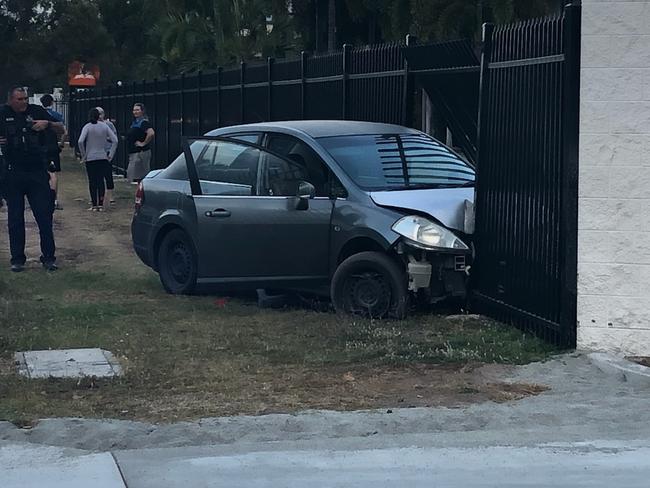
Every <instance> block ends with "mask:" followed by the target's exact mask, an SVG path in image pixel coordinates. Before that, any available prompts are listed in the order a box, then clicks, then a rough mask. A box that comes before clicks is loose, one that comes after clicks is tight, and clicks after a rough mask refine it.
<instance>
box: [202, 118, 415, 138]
mask: <svg viewBox="0 0 650 488" xmlns="http://www.w3.org/2000/svg"><path fill="white" fill-rule="evenodd" d="M277 129H289V130H298V131H301V132H303V133H305V134H307V135H308V136H310V137H313V138H318V137H333V136H350V135H363V134H405V133H416V132H417V131H416V130H415V129H410V128H408V127H404V126H401V125H394V124H381V123H377V122H362V121H356V120H288V121H282V122H260V123H256V124H244V125H234V126H230V127H221V128H219V129H215V130H212V131H210V132H208V133H207V134H206V135H208V136H216V135H219V134H222V133H231V132H239V131H247V132H248V131H265V130H277Z"/></svg>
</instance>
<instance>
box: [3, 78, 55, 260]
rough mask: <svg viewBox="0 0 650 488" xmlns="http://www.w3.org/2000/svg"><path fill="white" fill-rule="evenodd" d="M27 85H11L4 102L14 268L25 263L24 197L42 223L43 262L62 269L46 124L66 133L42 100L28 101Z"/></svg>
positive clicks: (9, 227)
mask: <svg viewBox="0 0 650 488" xmlns="http://www.w3.org/2000/svg"><path fill="white" fill-rule="evenodd" d="M28 100H29V98H28V97H27V92H26V91H25V89H24V88H22V87H19V86H17V87H14V88H12V89H11V90H10V91H9V94H8V101H7V104H6V105H4V106H3V107H2V108H0V147H1V148H2V154H3V156H4V159H5V165H6V176H5V178H4V180H5V185H4V191H5V200H6V201H7V212H8V229H9V248H10V251H11V270H12V271H14V272H19V271H23V270H24V268H25V261H26V260H27V258H26V256H25V197H27V200H28V201H29V205H30V207H31V209H32V213H33V214H34V219H35V220H36V223H37V224H38V230H39V233H40V238H41V263H42V264H43V267H44V268H45V269H46V270H48V271H55V270H56V269H57V265H56V257H55V255H54V253H55V245H54V233H53V231H52V211H53V203H54V202H53V200H52V196H51V193H50V185H49V175H48V172H47V140H46V132H45V131H46V130H47V129H52V130H54V131H56V132H57V133H63V124H62V123H61V122H57V121H56V120H54V118H53V117H52V116H51V115H50V114H48V113H47V111H46V110H45V109H44V108H43V107H40V106H38V105H32V104H30V103H28Z"/></svg>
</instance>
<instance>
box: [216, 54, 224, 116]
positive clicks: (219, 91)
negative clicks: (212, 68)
mask: <svg viewBox="0 0 650 488" xmlns="http://www.w3.org/2000/svg"><path fill="white" fill-rule="evenodd" d="M222 73H223V68H222V67H221V66H219V67H217V127H221V74H222Z"/></svg>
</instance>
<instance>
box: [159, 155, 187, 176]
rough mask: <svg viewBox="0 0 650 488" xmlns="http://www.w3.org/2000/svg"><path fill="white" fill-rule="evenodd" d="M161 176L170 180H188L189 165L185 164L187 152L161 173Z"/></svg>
mask: <svg viewBox="0 0 650 488" xmlns="http://www.w3.org/2000/svg"><path fill="white" fill-rule="evenodd" d="M160 176H161V178H167V179H169V180H187V179H188V175H187V165H186V164H185V154H182V153H181V155H180V156H178V157H177V158H176V159H174V161H172V163H171V164H170V165H169V166H167V167H166V168H165V169H164V170H162V172H161V173H160Z"/></svg>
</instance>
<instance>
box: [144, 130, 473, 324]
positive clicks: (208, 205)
mask: <svg viewBox="0 0 650 488" xmlns="http://www.w3.org/2000/svg"><path fill="white" fill-rule="evenodd" d="M473 187H474V169H473V168H472V167H471V166H470V165H469V164H468V163H467V162H465V161H464V160H463V159H461V158H460V157H459V156H458V155H457V154H455V153H454V152H453V151H451V150H450V149H448V148H447V147H446V146H444V145H443V144H441V143H440V142H438V141H436V140H435V139H432V138H431V137H429V136H427V135H426V134H423V133H421V132H419V131H417V130H414V129H409V128H406V127H401V126H396V125H388V124H378V123H369V122H352V121H295V122H274V123H259V124H249V125H240V126H233V127H225V128H221V129H217V130H214V131H211V132H209V133H208V134H207V135H206V136H204V137H195V138H189V139H187V141H185V142H184V150H183V153H182V154H181V155H180V156H178V158H176V160H174V161H173V162H172V163H171V164H170V165H169V166H168V167H167V168H166V169H163V170H155V171H152V172H151V173H149V175H147V177H146V178H145V179H144V180H143V181H142V182H141V183H140V185H139V187H138V190H137V194H136V206H135V214H134V216H133V222H132V237H133V245H134V248H135V251H136V253H137V254H138V256H139V257H140V258H141V259H142V261H143V262H144V263H145V264H147V265H148V266H151V267H152V268H153V269H154V270H156V271H157V272H158V273H159V275H160V280H161V282H162V285H163V286H164V288H165V289H166V290H167V291H168V292H169V293H174V294H177V293H191V292H193V291H194V290H195V288H196V287H197V285H200V284H212V285H217V286H219V287H220V288H223V289H225V290H240V289H256V288H271V289H286V290H301V291H309V292H313V293H317V294H321V295H329V296H330V297H331V299H332V302H333V304H334V306H335V308H336V310H337V311H339V312H345V313H357V314H363V315H366V316H372V317H386V316H391V317H397V318H402V317H404V316H405V315H406V313H407V311H408V304H409V301H410V299H411V298H414V297H417V298H418V300H421V301H424V302H427V303H431V302H435V301H437V300H440V299H443V298H446V297H464V296H465V293H466V281H467V276H468V269H469V264H470V260H471V241H470V237H471V236H470V234H471V226H472V225H473V221H472V212H471V210H472V208H473V206H472V202H473V197H474V188H473Z"/></svg>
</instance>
